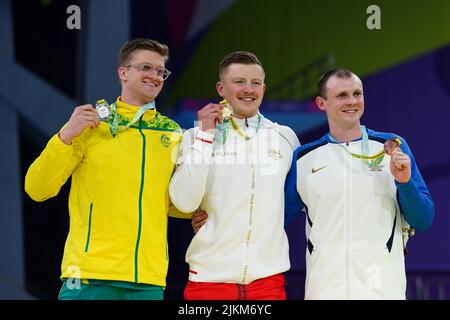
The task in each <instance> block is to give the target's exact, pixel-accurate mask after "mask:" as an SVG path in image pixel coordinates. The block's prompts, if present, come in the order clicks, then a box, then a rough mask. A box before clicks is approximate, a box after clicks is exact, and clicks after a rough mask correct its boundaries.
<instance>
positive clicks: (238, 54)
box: [219, 51, 264, 78]
mask: <svg viewBox="0 0 450 320" xmlns="http://www.w3.org/2000/svg"><path fill="white" fill-rule="evenodd" d="M233 63H241V64H257V65H259V66H261V68H262V69H263V74H264V68H263V66H262V64H261V61H259V59H258V57H257V56H256V54H254V53H252V52H249V51H235V52H232V53H229V54H227V55H226V56H225V57H224V58H223V59H222V61H220V65H219V78H222V75H223V73H224V72H225V70H226V68H228V66H230V65H231V64H233Z"/></svg>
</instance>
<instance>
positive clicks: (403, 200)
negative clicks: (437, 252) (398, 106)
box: [395, 139, 434, 231]
mask: <svg viewBox="0 0 450 320" xmlns="http://www.w3.org/2000/svg"><path fill="white" fill-rule="evenodd" d="M401 141H402V144H401V149H402V151H403V152H404V153H406V154H407V155H408V156H409V157H410V159H411V179H410V180H409V181H408V182H406V183H398V182H395V184H396V186H397V199H398V202H399V206H400V210H401V211H402V213H403V215H404V216H405V219H406V221H407V222H408V223H409V224H410V225H411V226H412V227H414V228H416V229H417V230H421V231H424V230H427V229H428V228H429V227H430V226H431V224H432V223H433V219H434V203H433V199H431V195H430V192H429V191H428V188H427V186H426V184H425V181H424V180H423V178H422V176H421V174H420V172H419V168H418V167H417V164H416V161H415V159H414V156H413V154H412V152H411V150H410V149H409V146H408V144H407V143H406V141H405V140H404V139H401Z"/></svg>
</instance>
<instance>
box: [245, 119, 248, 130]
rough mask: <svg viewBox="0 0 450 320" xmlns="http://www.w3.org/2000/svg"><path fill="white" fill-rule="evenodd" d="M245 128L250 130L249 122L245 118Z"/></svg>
mask: <svg viewBox="0 0 450 320" xmlns="http://www.w3.org/2000/svg"><path fill="white" fill-rule="evenodd" d="M245 126H246V127H247V128H248V120H247V118H245Z"/></svg>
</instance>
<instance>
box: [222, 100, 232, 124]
mask: <svg viewBox="0 0 450 320" xmlns="http://www.w3.org/2000/svg"><path fill="white" fill-rule="evenodd" d="M219 103H220V104H221V105H222V106H223V108H222V120H224V121H229V120H230V119H231V116H232V115H233V109H232V108H231V106H230V104H229V103H228V101H227V100H226V99H223V100H222V101H220V102H219Z"/></svg>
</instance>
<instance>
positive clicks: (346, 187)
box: [285, 69, 434, 299]
mask: <svg viewBox="0 0 450 320" xmlns="http://www.w3.org/2000/svg"><path fill="white" fill-rule="evenodd" d="M318 89H319V96H318V97H317V98H316V103H317V105H318V107H319V108H320V109H321V110H324V111H326V113H327V118H328V124H329V129H330V131H329V133H328V134H326V135H325V136H324V137H322V138H321V139H319V140H317V141H314V142H312V143H308V144H305V145H302V146H301V147H299V148H297V149H296V151H295V153H294V156H293V160H292V161H293V163H292V165H291V169H290V172H289V174H288V176H287V179H286V184H285V206H286V215H285V224H286V225H287V224H288V223H289V222H290V221H292V220H293V218H294V217H295V216H297V215H298V214H299V213H300V211H302V210H303V211H305V212H306V219H307V223H306V237H307V250H306V267H307V273H306V283H305V299H405V294H406V276H405V262H404V245H405V243H406V240H407V237H408V231H407V230H408V229H409V227H411V229H412V228H414V229H417V230H420V231H423V230H426V229H428V228H429V227H430V226H431V224H432V221H433V217H434V204H433V200H432V199H431V196H430V193H429V191H428V188H427V186H426V184H425V182H424V180H423V178H422V176H421V175H420V172H419V169H418V167H417V164H416V162H415V160H414V157H413V155H412V152H411V150H410V149H409V147H408V144H407V143H406V141H405V140H404V139H403V138H401V137H400V136H397V135H395V134H392V133H380V132H376V131H373V130H370V129H366V128H365V127H364V126H362V125H361V124H360V118H361V116H362V115H363V113H364V96H363V86H362V82H361V80H360V79H359V78H358V77H357V76H356V75H355V74H354V73H352V72H351V71H349V70H346V69H335V70H332V71H329V72H327V73H326V74H324V75H323V76H322V77H321V78H320V80H319V83H318ZM386 141H388V142H390V143H391V145H393V151H392V152H384V146H385V143H386Z"/></svg>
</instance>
